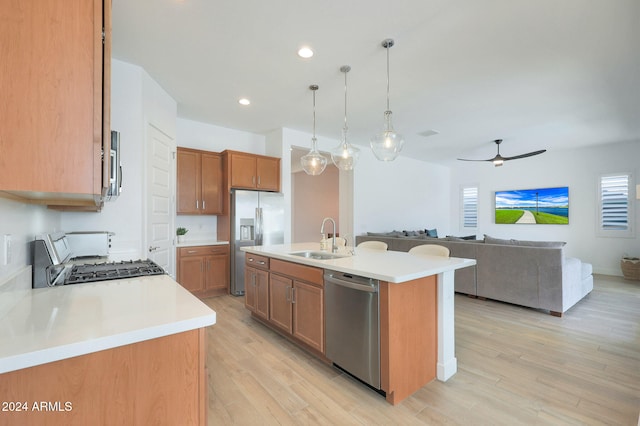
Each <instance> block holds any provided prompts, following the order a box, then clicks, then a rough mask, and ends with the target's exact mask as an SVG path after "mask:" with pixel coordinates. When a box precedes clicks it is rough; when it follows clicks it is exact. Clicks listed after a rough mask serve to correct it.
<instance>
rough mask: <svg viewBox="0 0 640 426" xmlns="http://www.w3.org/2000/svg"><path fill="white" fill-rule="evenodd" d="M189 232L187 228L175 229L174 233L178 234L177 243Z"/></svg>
mask: <svg viewBox="0 0 640 426" xmlns="http://www.w3.org/2000/svg"><path fill="white" fill-rule="evenodd" d="M187 232H189V230H188V229H187V228H183V227H179V228H178V229H177V230H176V235H177V236H178V243H182V242H184V236H185V235H186V234H187Z"/></svg>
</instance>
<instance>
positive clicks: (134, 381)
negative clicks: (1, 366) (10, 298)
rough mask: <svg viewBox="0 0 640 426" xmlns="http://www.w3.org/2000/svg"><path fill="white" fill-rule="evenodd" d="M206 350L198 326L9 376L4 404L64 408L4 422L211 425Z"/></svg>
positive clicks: (3, 380) (2, 380)
mask: <svg viewBox="0 0 640 426" xmlns="http://www.w3.org/2000/svg"><path fill="white" fill-rule="evenodd" d="M204 348H205V335H204V329H198V330H192V331H187V332H183V333H178V334H172V335H170V336H165V337H160V338H157V339H151V340H145V341H142V342H139V343H135V344H131V345H125V346H120V347H117V348H113V349H107V350H103V351H99V352H94V353H90V354H87V355H82V356H78V357H73V358H68V359H64V360H61V361H56V362H52V363H48V364H43V365H38V366H35V367H30V368H25V369H22V370H17V371H13V372H9V373H4V374H2V375H0V399H1V400H2V401H29V403H30V404H33V403H34V402H36V401H47V402H48V401H51V402H52V403H55V402H60V404H61V408H62V410H60V411H58V410H52V411H30V412H28V413H25V412H3V413H2V414H1V415H0V424H3V425H4V424H7V425H9V424H12V425H18V424H19V425H44V424H46V425H52V426H56V425H65V426H67V425H99V424H112V425H115V424H122V425H129V424H156V425H160V424H167V425H205V424H206V401H207V397H206V387H205V386H204V385H205V380H206V379H205V371H204V370H205V367H204V365H205V351H204ZM65 402H70V403H71V407H70V408H71V409H70V410H68V411H64V409H65ZM29 408H31V405H30V406H29Z"/></svg>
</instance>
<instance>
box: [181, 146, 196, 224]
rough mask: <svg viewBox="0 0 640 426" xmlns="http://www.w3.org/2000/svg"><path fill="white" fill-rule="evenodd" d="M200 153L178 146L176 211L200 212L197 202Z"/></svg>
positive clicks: (186, 212)
mask: <svg viewBox="0 0 640 426" xmlns="http://www.w3.org/2000/svg"><path fill="white" fill-rule="evenodd" d="M200 176H201V173H200V154H198V153H197V152H195V151H190V150H185V149H182V148H178V153H177V184H176V194H177V197H176V198H177V202H176V208H177V210H178V213H183V214H200V211H199V209H198V205H197V203H198V202H199V201H198V200H199V199H200V193H201V189H200V183H201V178H200Z"/></svg>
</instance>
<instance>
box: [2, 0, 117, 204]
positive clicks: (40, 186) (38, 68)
mask: <svg viewBox="0 0 640 426" xmlns="http://www.w3.org/2000/svg"><path fill="white" fill-rule="evenodd" d="M110 11H111V2H110V1H105V3H104V8H103V2H102V0H91V1H87V0H69V1H64V2H61V1H49V2H41V1H36V0H28V1H27V0H25V1H19V2H18V1H3V2H0V16H2V25H0V39H1V40H3V44H2V46H3V47H2V53H3V57H4V58H11V60H5V61H0V87H2V96H3V102H1V103H0V123H2V126H0V152H1V153H2V155H0V170H3V172H2V173H1V174H0V191H6V192H7V193H9V194H12V195H13V196H15V197H18V198H20V199H23V200H25V201H32V202H37V203H43V204H51V205H78V206H82V205H87V206H89V205H93V206H94V207H95V206H99V205H101V203H102V196H103V195H104V193H105V192H106V188H107V184H108V172H109V164H108V163H109V156H108V155H106V156H105V158H106V161H105V162H104V164H103V162H102V149H103V146H104V147H105V148H106V151H107V152H108V148H109V144H110V137H109V133H110V124H109V110H110V105H109V95H108V91H109V90H110V85H109V78H110V70H109V66H110V61H109V58H110V45H111V32H110V29H111V23H110V17H111V14H110ZM103 26H104V28H105V40H104V43H103V38H102V34H103ZM107 55H108V57H107ZM103 94H104V96H103ZM105 173H106V174H105Z"/></svg>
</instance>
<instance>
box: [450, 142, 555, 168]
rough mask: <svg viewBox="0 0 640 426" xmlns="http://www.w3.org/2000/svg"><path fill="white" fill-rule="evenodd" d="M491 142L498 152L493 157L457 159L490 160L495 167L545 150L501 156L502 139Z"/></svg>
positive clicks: (461, 159)
mask: <svg viewBox="0 0 640 426" xmlns="http://www.w3.org/2000/svg"><path fill="white" fill-rule="evenodd" d="M493 142H494V143H495V144H496V146H497V147H498V153H497V154H496V156H495V157H493V158H489V159H487V160H471V159H468V158H458V160H460V161H490V162H492V163H493V165H494V166H495V167H500V166H502V165H503V164H504V162H505V161H509V160H518V159H520V158H527V157H533V156H534V155H539V154H542V153H544V152H547V150H546V149H541V150H538V151H533V152H527V153H526V154H520V155H514V156H512V157H503V156H502V155H500V144H501V143H502V139H496V140H494V141H493Z"/></svg>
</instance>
